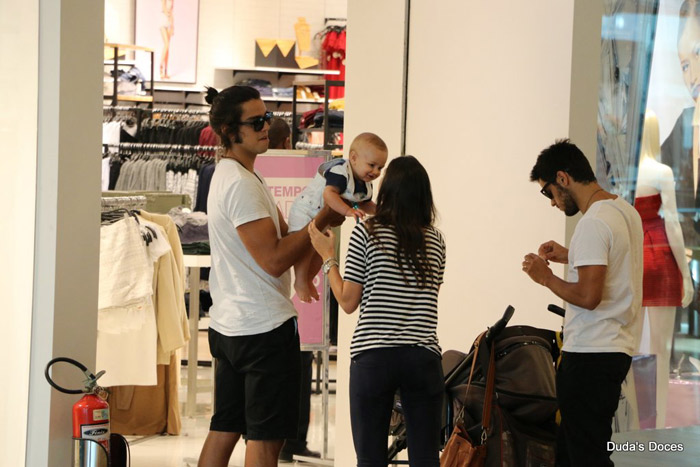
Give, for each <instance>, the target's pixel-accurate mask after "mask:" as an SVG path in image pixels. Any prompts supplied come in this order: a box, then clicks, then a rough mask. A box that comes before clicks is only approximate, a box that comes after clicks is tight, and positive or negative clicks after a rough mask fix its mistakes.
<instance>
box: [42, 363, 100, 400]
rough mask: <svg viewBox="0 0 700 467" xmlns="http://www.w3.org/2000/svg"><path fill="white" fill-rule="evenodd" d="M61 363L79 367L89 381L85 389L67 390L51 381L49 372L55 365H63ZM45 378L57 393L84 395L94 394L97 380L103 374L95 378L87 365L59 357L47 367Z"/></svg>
mask: <svg viewBox="0 0 700 467" xmlns="http://www.w3.org/2000/svg"><path fill="white" fill-rule="evenodd" d="M61 362H64V363H70V364H71V365H73V366H76V367H78V368H79V369H80V371H82V372H83V374H84V375H85V376H86V378H87V380H86V381H85V383H86V384H85V387H84V388H83V389H66V388H64V387H61V386H59V385H58V384H56V383H55V382H54V381H53V380H52V379H51V375H50V374H49V370H50V369H51V366H52V365H53V364H54V363H61ZM44 376H46V381H48V382H49V384H50V385H51V386H52V387H53V388H54V389H56V390H57V391H61V392H63V393H65V394H83V393H89V392H92V390H93V389H94V387H95V384H96V381H97V378H99V377H100V376H102V374H98V376H95V375H94V374H92V372H91V371H90V370H88V369H87V367H86V366H85V365H83V364H82V363H80V362H79V361H77V360H73V359H72V358H67V357H57V358H54V359H53V360H51V361H50V362H49V363H48V364H47V365H46V370H45V371H44Z"/></svg>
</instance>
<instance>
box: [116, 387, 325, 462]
mask: <svg viewBox="0 0 700 467" xmlns="http://www.w3.org/2000/svg"><path fill="white" fill-rule="evenodd" d="M207 399H208V400H211V398H210V396H209V395H207V394H202V393H200V394H199V400H198V406H197V416H196V417H194V418H188V417H185V416H183V417H182V434H181V435H180V436H153V437H144V438H138V437H130V438H129V444H130V448H131V459H132V461H131V465H132V467H194V466H196V465H197V459H198V458H199V453H200V451H201V449H202V445H203V444H204V439H205V438H206V436H207V432H208V431H209V417H210V416H211V405H210V403H208V402H206V401H205V400H207ZM329 411H330V414H331V417H329V430H330V431H331V437H330V439H331V440H333V436H332V430H333V429H334V426H335V417H334V416H332V415H333V414H334V413H335V396H333V395H331V396H330V404H329ZM308 442H309V448H310V449H312V450H314V451H321V450H322V447H323V418H322V416H321V396H320V395H312V396H311V423H310V426H309V436H308ZM244 457H245V445H244V443H242V442H239V443H238V445H237V446H236V449H235V450H234V451H233V455H232V456H231V462H230V463H229V465H230V466H240V467H243V465H244V462H243V461H244ZM328 457H329V458H332V457H333V446H332V445H330V446H329V453H328ZM280 465H293V463H288V462H280ZM307 465H309V464H307Z"/></svg>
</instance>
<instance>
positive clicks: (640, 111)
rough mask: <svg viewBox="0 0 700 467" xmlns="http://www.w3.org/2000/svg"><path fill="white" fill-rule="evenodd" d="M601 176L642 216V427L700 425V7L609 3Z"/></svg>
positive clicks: (653, 0) (638, 361)
mask: <svg viewBox="0 0 700 467" xmlns="http://www.w3.org/2000/svg"><path fill="white" fill-rule="evenodd" d="M604 4H605V15H604V17H603V20H602V29H601V71H600V83H599V104H598V151H597V177H598V179H599V181H600V183H601V185H602V186H604V187H605V188H606V189H608V190H610V191H611V192H614V193H616V194H618V195H620V196H623V197H624V198H625V199H627V200H628V201H630V202H634V205H635V207H636V208H637V210H638V211H639V212H640V215H641V216H642V220H643V226H644V234H645V241H644V245H645V251H644V255H645V257H644V302H643V306H644V308H643V309H644V313H645V325H644V333H643V336H642V340H641V345H640V349H639V356H637V357H636V358H635V362H634V364H633V367H634V369H635V382H636V391H635V392H636V396H637V404H638V412H639V414H638V415H639V427H640V428H642V429H645V428H664V427H682V426H690V425H699V424H700V415H699V414H700V410H698V406H699V405H700V323H699V322H698V321H699V319H700V317H699V316H698V310H700V300H699V299H698V286H699V279H700V276H699V275H698V272H699V270H700V223H699V222H698V220H699V219H700V216H698V207H699V205H698V202H699V201H700V193H698V191H697V186H698V180H699V176H698V156H699V154H698V145H699V144H700V137H699V136H698V117H697V116H696V114H697V111H696V101H697V98H698V95H699V94H700V4H699V3H698V2H696V1H695V0H686V1H682V0H647V1H628V0H605V1H604Z"/></svg>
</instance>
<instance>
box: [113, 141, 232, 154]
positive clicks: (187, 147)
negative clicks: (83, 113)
mask: <svg viewBox="0 0 700 467" xmlns="http://www.w3.org/2000/svg"><path fill="white" fill-rule="evenodd" d="M103 146H106V147H109V148H118V149H144V150H149V149H150V150H152V151H175V152H179V151H181V152H187V151H191V152H200V151H216V150H217V149H218V148H219V146H199V145H194V144H163V143H119V144H105V145H103Z"/></svg>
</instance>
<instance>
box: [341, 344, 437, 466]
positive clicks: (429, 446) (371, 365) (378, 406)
mask: <svg viewBox="0 0 700 467" xmlns="http://www.w3.org/2000/svg"><path fill="white" fill-rule="evenodd" d="M397 389H398V390H399V391H400V394H401V405H402V407H403V412H404V417H405V420H406V430H407V435H408V438H407V443H408V457H409V460H410V461H409V462H410V465H411V466H414V467H415V466H420V467H437V466H439V465H440V460H439V451H440V428H441V425H442V410H443V400H444V394H445V382H444V378H443V374H442V364H441V357H440V356H439V355H437V354H436V353H434V352H432V351H430V350H428V349H425V348H423V347H415V346H405V347H387V348H381V349H372V350H366V351H364V352H362V353H360V354H359V355H358V356H356V357H355V358H353V359H352V361H351V363H350V420H351V424H352V437H353V442H354V444H355V452H356V454H357V465H358V467H375V466H376V467H379V466H382V467H386V465H387V444H388V442H387V441H388V436H389V420H390V418H391V410H392V406H393V403H394V394H395V393H396V390H397Z"/></svg>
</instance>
